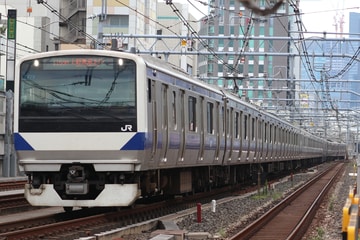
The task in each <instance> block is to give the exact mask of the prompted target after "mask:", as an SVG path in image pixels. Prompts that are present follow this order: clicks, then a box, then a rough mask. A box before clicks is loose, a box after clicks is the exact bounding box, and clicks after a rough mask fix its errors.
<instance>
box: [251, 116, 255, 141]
mask: <svg viewBox="0 0 360 240" xmlns="http://www.w3.org/2000/svg"><path fill="white" fill-rule="evenodd" d="M251 140H255V118H251Z"/></svg>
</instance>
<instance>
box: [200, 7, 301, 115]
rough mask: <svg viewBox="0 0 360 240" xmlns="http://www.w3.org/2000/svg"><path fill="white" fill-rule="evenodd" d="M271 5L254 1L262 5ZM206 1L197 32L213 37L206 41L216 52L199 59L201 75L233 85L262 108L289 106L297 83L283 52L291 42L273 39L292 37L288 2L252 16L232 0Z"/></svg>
mask: <svg viewBox="0 0 360 240" xmlns="http://www.w3.org/2000/svg"><path fill="white" fill-rule="evenodd" d="M275 3H276V1H265V0H261V1H257V4H258V7H259V8H260V9H264V8H271V7H272V6H273V4H275ZM269 4H270V5H269ZM209 5H210V7H211V8H210V15H209V16H207V17H204V18H203V19H202V21H203V23H202V25H201V30H200V33H201V34H202V35H209V36H214V38H211V39H209V40H208V48H209V49H210V51H213V52H214V54H212V55H208V56H200V57H199V61H198V65H199V76H200V78H202V79H203V80H204V81H207V82H209V83H212V84H216V85H219V86H221V87H224V88H230V89H233V90H234V92H236V93H238V94H239V96H241V97H243V98H245V99H249V100H250V101H252V102H254V103H257V104H259V105H262V106H264V107H270V106H276V108H281V109H285V108H287V107H289V106H292V105H293V101H292V99H294V97H295V96H294V92H293V90H294V88H295V85H294V84H292V82H291V79H292V78H293V74H294V72H293V71H292V69H290V68H289V63H290V62H292V60H291V59H290V55H287V54H288V53H289V52H290V41H289V40H288V39H284V40H281V38H278V39H276V40H275V39H274V38H271V37H285V38H286V37H288V36H290V29H291V27H292V24H293V22H294V21H291V19H292V16H289V8H290V7H289V4H288V3H286V2H284V4H283V5H282V6H281V7H280V9H278V11H277V12H276V13H274V14H270V15H267V16H259V15H256V14H254V13H253V12H252V11H250V10H249V9H245V8H244V7H243V6H242V5H241V3H240V1H235V0H230V1H225V0H211V1H210V2H209ZM292 20H293V19H292ZM229 36H230V37H234V38H233V39H232V38H229ZM235 37H237V38H235ZM269 37H270V38H269ZM225 53H227V54H225ZM252 53H254V54H252ZM255 53H256V54H255ZM273 53H281V54H283V55H282V56H280V55H281V54H273Z"/></svg>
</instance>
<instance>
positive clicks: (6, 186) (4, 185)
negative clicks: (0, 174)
mask: <svg viewBox="0 0 360 240" xmlns="http://www.w3.org/2000/svg"><path fill="white" fill-rule="evenodd" d="M26 182H27V181H25V180H19V181H6V182H0V192H1V191H10V190H18V189H24V186H25V183H26Z"/></svg>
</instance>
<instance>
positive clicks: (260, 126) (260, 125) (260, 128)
mask: <svg viewBox="0 0 360 240" xmlns="http://www.w3.org/2000/svg"><path fill="white" fill-rule="evenodd" d="M256 123H257V125H258V126H257V131H258V132H257V138H258V139H260V140H263V139H262V126H263V121H261V120H260V119H259V120H258V119H256Z"/></svg>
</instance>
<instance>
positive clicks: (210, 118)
mask: <svg viewBox="0 0 360 240" xmlns="http://www.w3.org/2000/svg"><path fill="white" fill-rule="evenodd" d="M213 112H214V104H213V103H211V102H208V103H207V104H206V121H207V124H206V128H207V132H208V133H210V134H213V133H214V115H213Z"/></svg>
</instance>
